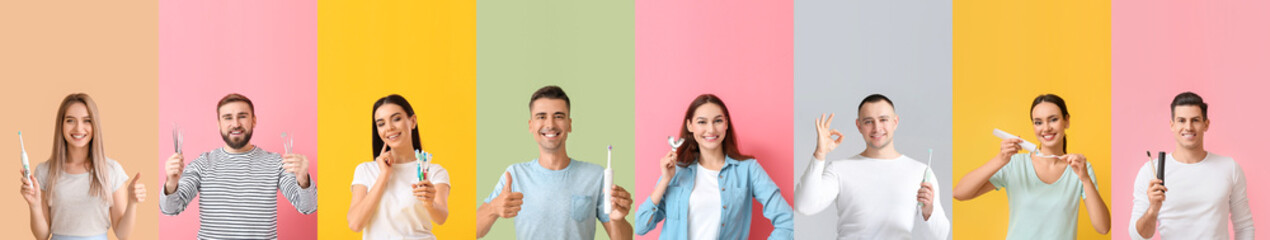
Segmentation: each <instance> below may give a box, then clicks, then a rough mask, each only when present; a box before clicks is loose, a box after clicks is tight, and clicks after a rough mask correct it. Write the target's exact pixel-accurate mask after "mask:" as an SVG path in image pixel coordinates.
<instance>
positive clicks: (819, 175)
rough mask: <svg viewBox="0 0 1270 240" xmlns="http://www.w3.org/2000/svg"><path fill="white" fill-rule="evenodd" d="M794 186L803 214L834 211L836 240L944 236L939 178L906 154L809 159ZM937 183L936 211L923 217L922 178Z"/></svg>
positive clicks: (946, 225) (945, 224)
mask: <svg viewBox="0 0 1270 240" xmlns="http://www.w3.org/2000/svg"><path fill="white" fill-rule="evenodd" d="M807 168H808V169H807V171H806V172H805V173H803V175H802V176H801V177H800V182H799V184H798V186H797V187H796V188H795V189H794V206H795V209H796V210H797V211H798V212H799V213H802V214H805V215H812V214H816V213H819V212H821V211H824V210H825V209H827V208H828V207H829V205H834V206H836V207H837V209H838V212H837V213H838V239H947V238H948V232H949V228H950V224H949V223H948V218H946V217H945V216H944V210H943V207H942V206H940V204H939V200H938V199H940V195H939V187H938V186H939V180H937V179H935V175H934V173H932V172H928V171H926V164H925V163H922V162H918V161H917V160H913V159H912V158H909V157H908V156H900V157H899V158H896V159H889V160H888V159H873V158H866V157H864V156H860V155H856V156H852V157H850V158H847V159H843V160H832V161H820V160H815V159H812V162H811V164H808V165H807ZM923 178H925V179H926V181H927V182H930V184H931V185H934V186H935V199H936V200H935V201H934V202H933V204H935V206H934V210H932V211H931V214H930V219H928V220H927V219H922V210H921V208H920V207H918V206H917V191H918V190H919V189H921V187H922V186H921V184H922V179H923Z"/></svg>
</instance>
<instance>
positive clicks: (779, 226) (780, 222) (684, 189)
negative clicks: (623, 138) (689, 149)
mask: <svg viewBox="0 0 1270 240" xmlns="http://www.w3.org/2000/svg"><path fill="white" fill-rule="evenodd" d="M725 163H726V164H725V165H723V168H722V169H719V191H720V192H719V194H720V195H722V198H723V199H722V200H721V201H720V202H721V203H722V204H723V206H721V207H722V208H723V210H722V211H721V212H722V214H723V216H721V217H720V218H719V219H720V221H719V222H720V224H721V225H720V226H719V239H747V238H749V234H750V216H751V213H750V209H752V208H753V201H750V199H751V198H752V199H755V200H758V202H759V203H762V204H763V216H764V217H767V219H770V220H772V226H773V227H774V229H773V230H772V235H771V236H768V239H792V238H793V235H794V211H793V209H791V208H790V207H789V203H787V202H786V201H785V198H784V197H781V190H780V188H778V187H776V183H775V182H772V178H771V177H768V176H767V172H766V171H764V170H763V166H759V164H758V161H756V160H748V161H737V160H734V159H732V158H727V160H726V161H725ZM695 166H697V163H693V164H692V165H690V166H688V167H678V166H676V167H675V176H674V177H673V178H672V179H671V180H670V182H668V183H667V184H666V192H665V193H664V194H663V195H662V198H661V199H662V200H661V203H659V204H653V199H652V198H651V197H649V198H647V199H645V200H644V203H643V204H640V205H639V212H637V213H635V233H636V234H639V235H641V236H642V235H644V234H646V233H648V231H651V230H653V228H656V227H657V223H658V222H661V221H662V220H663V219H664V220H666V224H663V225H662V229H661V239H687V238H688V197H689V195H691V194H692V186H693V184H694V183H695V181H694V180H695V179H696V167H695Z"/></svg>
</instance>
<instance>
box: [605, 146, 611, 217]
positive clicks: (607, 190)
mask: <svg viewBox="0 0 1270 240" xmlns="http://www.w3.org/2000/svg"><path fill="white" fill-rule="evenodd" d="M610 213H613V145H609V151H608V163H607V166H605V167H604V214H610Z"/></svg>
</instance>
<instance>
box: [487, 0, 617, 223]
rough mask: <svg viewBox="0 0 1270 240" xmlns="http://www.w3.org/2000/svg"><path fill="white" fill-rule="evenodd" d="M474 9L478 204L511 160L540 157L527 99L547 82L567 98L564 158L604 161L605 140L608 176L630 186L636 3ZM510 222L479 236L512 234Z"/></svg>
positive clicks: (494, 4)
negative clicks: (610, 166) (568, 110)
mask: <svg viewBox="0 0 1270 240" xmlns="http://www.w3.org/2000/svg"><path fill="white" fill-rule="evenodd" d="M476 12H477V30H476V32H477V41H476V42H477V54H476V56H477V57H476V59H477V61H476V62H477V67H476V76H477V83H476V90H477V91H476V92H477V95H476V96H477V97H476V105H477V111H476V115H477V120H476V127H477V133H476V137H477V138H476V139H477V141H476V144H477V146H476V150H477V155H476V156H477V163H478V164H477V167H476V179H477V180H476V184H477V185H476V186H477V191H476V199H475V200H476V201H477V205H478V206H479V205H480V204H481V200H484V199H485V197H487V196H489V193H490V192H491V191H493V189H494V185H495V184H497V181H500V180H501V179H502V174H503V171H504V170H506V169H507V166H508V165H511V164H514V163H520V162H527V161H530V160H533V159H534V158H537V156H538V144H537V143H536V142H534V140H533V135H532V134H530V132H529V125H528V121H529V97H530V95H532V94H533V92H534V91H535V90H538V88H541V87H543V86H546V85H558V86H560V87H561V88H563V89H564V91H565V93H567V94H568V95H569V99H570V101H571V102H572V111H571V117H572V118H573V132H572V133H570V134H569V139H568V142H566V146H567V148H568V150H569V156H570V157H572V158H574V159H575V160H580V161H586V162H590V163H595V164H599V165H600V166H604V164H605V163H604V161H605V148H606V147H607V146H608V145H610V144H612V145H613V169H614V172H615V178H614V183H615V184H617V185H620V186H622V187H624V188H626V189H627V191H628V192H634V191H635V189H634V186H635V184H634V177H633V174H634V172H635V170H634V169H635V165H634V157H635V154H634V153H635V152H634V148H635V147H634V146H635V144H634V136H635V120H634V119H635V90H634V89H635V10H634V2H632V1H590V0H578V1H477V11H476ZM526 197H530V196H526ZM634 204H635V203H632V205H634ZM634 208H635V207H634V206H632V211H633V210H634ZM626 219H627V221H633V219H634V213H633V212H632V213H630V214H628V215H627V217H626ZM513 223H514V221H513V220H512V219H499V220H498V221H497V222H495V224H494V227H493V229H491V230H490V232H489V234H487V235H486V236H485V238H486V239H513V238H515V228H514V226H513ZM596 228H597V229H596V235H597V237H596V239H608V237H607V235H606V232H605V231H604V227H603V225H600V224H596Z"/></svg>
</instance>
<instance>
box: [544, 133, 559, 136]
mask: <svg viewBox="0 0 1270 240" xmlns="http://www.w3.org/2000/svg"><path fill="white" fill-rule="evenodd" d="M542 136H544V137H556V134H555V133H543V134H542Z"/></svg>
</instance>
